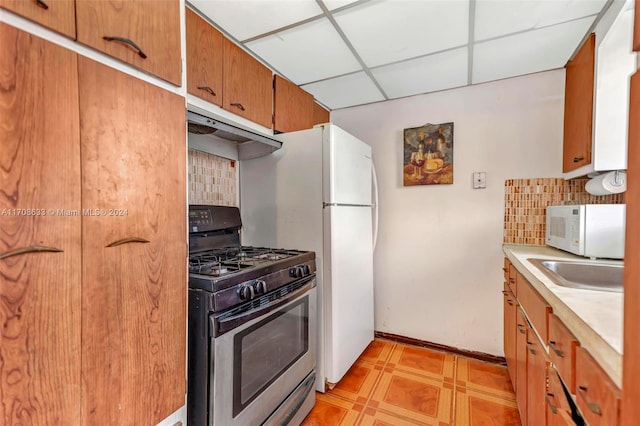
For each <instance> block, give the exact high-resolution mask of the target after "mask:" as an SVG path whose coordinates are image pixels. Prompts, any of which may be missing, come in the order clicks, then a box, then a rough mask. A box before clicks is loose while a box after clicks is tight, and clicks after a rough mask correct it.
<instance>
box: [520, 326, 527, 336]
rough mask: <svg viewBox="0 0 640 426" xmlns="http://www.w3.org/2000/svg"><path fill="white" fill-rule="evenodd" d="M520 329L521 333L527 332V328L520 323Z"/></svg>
mask: <svg viewBox="0 0 640 426" xmlns="http://www.w3.org/2000/svg"><path fill="white" fill-rule="evenodd" d="M518 331H519V332H520V334H525V333H526V332H527V330H525V328H524V325H522V324H518Z"/></svg>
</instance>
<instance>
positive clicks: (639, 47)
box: [633, 0, 640, 52]
mask: <svg viewBox="0 0 640 426" xmlns="http://www.w3.org/2000/svg"><path fill="white" fill-rule="evenodd" d="M638 9H640V0H636V1H635V9H634V11H633V12H634V14H635V17H634V19H633V50H634V52H640V10H638Z"/></svg>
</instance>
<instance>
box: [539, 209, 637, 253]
mask: <svg viewBox="0 0 640 426" xmlns="http://www.w3.org/2000/svg"><path fill="white" fill-rule="evenodd" d="M625 212H626V205H624V204H579V205H575V206H549V207H547V231H546V242H547V245H548V246H552V247H556V248H559V249H560V250H565V251H568V252H570V253H574V254H577V255H579V256H585V257H591V258H598V257H602V258H609V259H622V258H623V257H624V234H625Z"/></svg>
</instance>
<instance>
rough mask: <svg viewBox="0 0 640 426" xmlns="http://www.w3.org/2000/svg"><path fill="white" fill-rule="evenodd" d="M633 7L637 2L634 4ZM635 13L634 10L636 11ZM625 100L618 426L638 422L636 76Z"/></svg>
mask: <svg viewBox="0 0 640 426" xmlns="http://www.w3.org/2000/svg"><path fill="white" fill-rule="evenodd" d="M636 4H637V2H636ZM636 11H637V9H636ZM630 91H631V96H630V101H629V160H628V163H629V168H628V169H627V192H626V193H625V201H626V204H627V214H626V225H627V229H626V238H625V249H624V253H625V256H624V257H625V261H624V350H623V353H624V356H623V357H622V362H623V366H622V373H623V377H622V382H623V383H624V386H623V392H622V394H623V403H622V424H623V425H624V426H636V425H637V422H638V419H640V404H639V403H638V401H639V400H640V380H638V378H639V377H640V339H638V333H640V310H639V309H638V306H640V239H639V238H638V235H640V73H639V72H636V73H635V74H634V75H633V76H632V77H631V88H630Z"/></svg>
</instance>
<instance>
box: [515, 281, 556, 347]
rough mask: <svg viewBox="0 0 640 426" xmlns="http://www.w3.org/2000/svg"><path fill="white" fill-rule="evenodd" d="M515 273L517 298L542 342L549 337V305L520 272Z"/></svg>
mask: <svg viewBox="0 0 640 426" xmlns="http://www.w3.org/2000/svg"><path fill="white" fill-rule="evenodd" d="M516 273H517V279H516V282H517V288H518V294H517V296H518V300H519V301H520V305H521V306H522V309H523V310H524V312H525V313H526V314H527V316H528V317H529V320H530V321H531V325H532V326H533V328H535V329H536V331H537V332H538V334H539V335H540V337H541V338H542V341H543V342H547V341H548V337H549V314H551V306H549V305H547V302H545V300H544V299H543V298H542V296H540V295H539V294H538V292H537V291H536V290H535V289H534V288H533V287H532V286H531V284H529V282H528V281H527V280H526V279H525V277H524V276H522V274H520V272H516Z"/></svg>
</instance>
